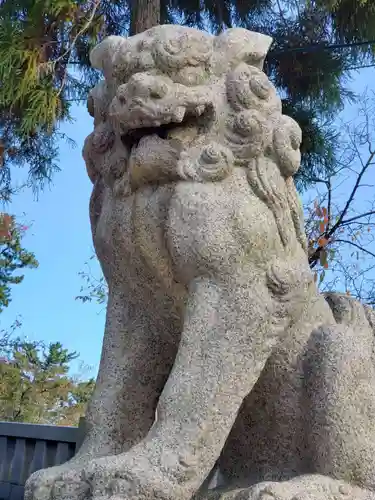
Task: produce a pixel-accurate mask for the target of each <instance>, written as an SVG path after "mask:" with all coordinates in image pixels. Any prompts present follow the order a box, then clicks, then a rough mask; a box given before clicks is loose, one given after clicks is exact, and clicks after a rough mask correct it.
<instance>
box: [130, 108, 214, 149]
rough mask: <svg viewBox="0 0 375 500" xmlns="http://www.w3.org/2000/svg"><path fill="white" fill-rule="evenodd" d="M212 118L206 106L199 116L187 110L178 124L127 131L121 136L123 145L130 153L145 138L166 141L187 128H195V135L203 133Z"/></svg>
mask: <svg viewBox="0 0 375 500" xmlns="http://www.w3.org/2000/svg"><path fill="white" fill-rule="evenodd" d="M212 118H213V108H212V107H211V106H207V107H205V108H204V110H203V111H202V112H201V114H199V111H197V110H195V111H193V112H189V110H187V112H186V113H184V117H183V119H182V121H179V122H169V123H164V124H161V125H158V126H151V127H140V128H135V129H132V130H129V131H128V132H127V133H125V134H123V135H122V136H121V138H122V141H123V143H124V144H125V145H126V146H127V147H128V148H129V150H130V151H131V150H132V149H133V148H134V147H137V146H138V144H139V142H140V140H141V139H143V138H144V137H146V136H152V135H157V136H158V137H159V138H160V139H163V140H168V139H170V138H171V137H173V136H175V135H176V132H177V133H178V131H179V130H181V131H182V130H186V129H188V128H191V129H192V128H195V129H196V132H197V134H199V133H204V130H205V129H206V128H207V127H208V124H209V123H210V121H211V120H212Z"/></svg>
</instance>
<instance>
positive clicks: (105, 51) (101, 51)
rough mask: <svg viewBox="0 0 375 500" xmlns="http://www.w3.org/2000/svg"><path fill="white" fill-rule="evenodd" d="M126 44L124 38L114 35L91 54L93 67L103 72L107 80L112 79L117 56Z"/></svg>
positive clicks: (97, 46)
mask: <svg viewBox="0 0 375 500" xmlns="http://www.w3.org/2000/svg"><path fill="white" fill-rule="evenodd" d="M126 43H127V41H126V38H124V37H122V36H114V35H112V36H109V37H107V38H105V39H104V40H103V41H102V42H100V43H99V44H98V45H96V47H94V48H93V50H92V51H91V52H90V63H91V66H92V67H93V68H95V69H98V70H99V71H101V72H102V73H103V75H104V77H105V78H108V77H110V76H111V73H112V69H113V60H114V57H115V54H116V53H117V51H118V50H119V49H120V47H122V46H123V45H125V44H126Z"/></svg>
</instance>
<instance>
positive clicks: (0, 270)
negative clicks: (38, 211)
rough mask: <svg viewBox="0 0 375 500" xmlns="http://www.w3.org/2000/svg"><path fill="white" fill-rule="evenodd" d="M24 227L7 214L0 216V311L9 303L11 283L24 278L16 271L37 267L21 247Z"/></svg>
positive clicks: (27, 252) (33, 258) (32, 258)
mask: <svg viewBox="0 0 375 500" xmlns="http://www.w3.org/2000/svg"><path fill="white" fill-rule="evenodd" d="M26 229H27V228H25V227H23V226H20V225H19V224H16V222H15V219H14V218H13V217H10V216H9V215H5V214H3V215H1V216H0V313H1V312H2V311H3V308H4V307H7V306H8V305H9V302H10V300H11V287H12V285H18V284H19V283H22V281H23V279H24V275H23V274H19V272H18V271H20V270H22V269H25V268H36V267H38V262H37V260H36V259H35V256H34V254H33V253H32V252H29V251H28V250H26V249H25V248H23V247H22V236H23V234H24V232H25V230H26Z"/></svg>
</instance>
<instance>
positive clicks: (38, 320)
mask: <svg viewBox="0 0 375 500" xmlns="http://www.w3.org/2000/svg"><path fill="white" fill-rule="evenodd" d="M73 114H74V118H75V122H74V123H73V124H65V125H64V126H63V127H62V130H63V132H65V133H66V134H67V135H68V136H69V137H71V138H72V139H74V141H75V142H76V143H77V147H76V148H75V149H72V147H71V146H69V145H68V144H66V143H65V142H62V143H61V151H60V162H59V166H60V168H61V172H58V173H57V174H56V175H55V177H54V182H53V184H52V185H51V186H50V188H46V189H45V190H44V191H43V192H42V193H40V195H39V199H38V200H35V198H34V196H33V193H32V192H31V191H25V192H23V193H22V194H20V195H18V196H16V197H15V198H14V201H13V203H12V205H11V206H10V211H11V212H12V213H14V214H16V215H17V216H22V214H23V213H25V214H26V215H25V216H23V217H22V219H23V220H24V221H25V223H26V224H28V223H31V228H30V229H29V230H28V231H27V234H26V237H25V238H24V246H25V247H26V248H27V249H28V250H31V251H33V252H35V255H36V257H37V259H38V261H39V268H38V269H36V270H35V269H34V270H26V272H25V279H24V282H23V283H22V284H20V285H17V286H14V287H13V290H12V302H11V304H10V306H9V307H8V308H7V309H5V311H4V312H3V313H2V314H1V317H0V321H1V327H2V328H3V327H7V326H9V325H10V324H11V323H12V322H13V321H14V320H15V318H16V317H20V319H21V320H22V329H21V332H20V333H21V334H22V335H25V336H27V337H28V338H30V339H35V340H44V341H46V342H50V341H61V342H62V343H63V344H64V345H65V347H67V348H69V349H70V350H76V351H79V352H80V354H81V359H82V360H83V361H84V362H85V363H87V364H89V365H93V366H94V367H96V366H97V364H98V360H99V356H100V349H101V341H102V336H103V330H104V319H105V313H104V311H103V307H100V306H96V305H94V304H82V302H80V301H76V300H75V296H76V295H78V294H79V291H80V287H81V285H82V280H81V278H80V277H79V276H78V273H79V271H82V270H83V269H84V264H85V261H87V259H88V258H89V257H90V255H91V254H92V241H91V232H90V225H89V219H88V201H89V197H90V192H91V183H90V181H89V179H88V177H87V175H86V170H85V166H84V162H83V159H82V157H81V148H82V144H83V141H84V139H85V137H86V136H87V135H88V134H89V133H90V132H91V131H92V126H93V125H92V120H91V118H90V116H89V115H88V113H87V111H86V107H85V106H76V107H75V108H74V110H73ZM92 266H93V267H94V269H93V270H94V271H95V267H97V265H96V262H95V261H94V262H93V263H92ZM98 273H99V271H98Z"/></svg>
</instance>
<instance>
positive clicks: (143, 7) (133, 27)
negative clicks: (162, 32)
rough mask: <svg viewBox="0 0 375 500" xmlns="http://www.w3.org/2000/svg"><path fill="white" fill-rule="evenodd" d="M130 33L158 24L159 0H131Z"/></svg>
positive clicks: (140, 31) (139, 31) (134, 33)
mask: <svg viewBox="0 0 375 500" xmlns="http://www.w3.org/2000/svg"><path fill="white" fill-rule="evenodd" d="M131 3H132V8H131V16H130V35H136V34H137V33H142V32H143V31H146V30H148V29H149V28H152V27H153V26H157V25H158V24H160V0H132V2H131Z"/></svg>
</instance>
